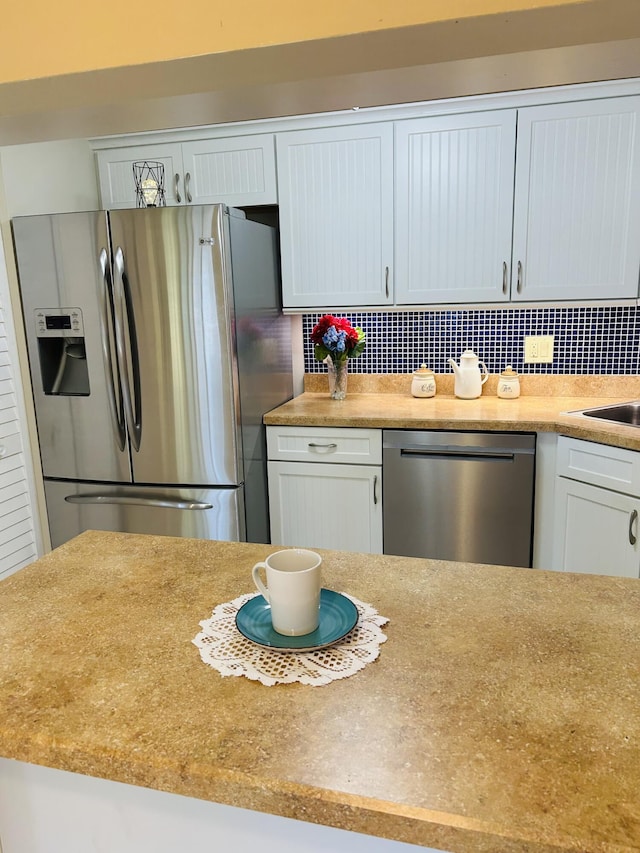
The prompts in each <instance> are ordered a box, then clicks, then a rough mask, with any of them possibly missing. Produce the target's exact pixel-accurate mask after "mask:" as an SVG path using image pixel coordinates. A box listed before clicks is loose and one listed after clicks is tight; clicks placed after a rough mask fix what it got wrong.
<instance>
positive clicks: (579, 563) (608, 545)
mask: <svg viewBox="0 0 640 853" xmlns="http://www.w3.org/2000/svg"><path fill="white" fill-rule="evenodd" d="M557 474H558V476H557V477H556V490H555V507H556V526H555V534H554V557H553V564H554V568H556V569H559V570H561V571H566V572H588V573H591V574H599V575H616V576H619V577H631V578H637V577H640V542H638V536H639V530H638V515H639V513H640V487H639V486H638V478H639V477H640V453H637V452H635V451H633V450H624V449H621V448H617V447H608V446H605V445H600V444H596V443H592V442H588V441H580V440H578V439H571V438H565V437H562V436H561V437H560V438H559V439H558V468H557Z"/></svg>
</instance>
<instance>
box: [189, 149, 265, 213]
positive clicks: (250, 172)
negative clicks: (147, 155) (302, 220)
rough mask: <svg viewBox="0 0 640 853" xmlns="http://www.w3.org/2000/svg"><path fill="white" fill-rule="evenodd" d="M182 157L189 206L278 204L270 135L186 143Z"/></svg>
mask: <svg viewBox="0 0 640 853" xmlns="http://www.w3.org/2000/svg"><path fill="white" fill-rule="evenodd" d="M182 158H183V163H184V188H185V196H186V200H187V203H191V202H193V204H216V203H217V202H224V204H228V205H230V206H232V207H234V206H235V207H239V206H242V205H256V204H277V201H278V192H277V189H276V155H275V147H274V138H273V135H272V134H270V133H267V134H259V135H257V136H243V137H237V138H236V137H229V138H227V139H203V140H199V141H197V142H185V143H183V145H182Z"/></svg>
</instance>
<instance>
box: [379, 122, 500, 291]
mask: <svg viewBox="0 0 640 853" xmlns="http://www.w3.org/2000/svg"><path fill="white" fill-rule="evenodd" d="M395 134H396V149H395V150H396V195H395V210H396V247H395V248H396V251H395V282H396V290H395V292H396V302H397V303H398V304H419V303H427V304H430V303H443V302H487V301H490V302H501V301H506V300H508V299H509V276H510V268H511V229H512V207H513V181H514V163H515V146H516V111H515V110H500V111H497V110H496V111H494V112H478V113H472V114H470V115H456V116H443V117H436V118H424V119H417V120H414V121H401V122H396V125H395Z"/></svg>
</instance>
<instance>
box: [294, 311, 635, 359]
mask: <svg viewBox="0 0 640 853" xmlns="http://www.w3.org/2000/svg"><path fill="white" fill-rule="evenodd" d="M639 310H640V309H638V308H637V307H636V306H621V307H615V306H603V307H582V308H580V307H571V308H500V309H491V310H483V309H480V310H475V309H468V310H453V311H451V310H446V311H398V312H395V311H388V312H379V313H368V312H357V311H347V312H344V313H339V312H335V313H336V316H344V317H348V318H349V320H350V321H351V323H352V324H353V325H354V326H361V327H362V329H363V330H364V332H365V334H366V336H367V347H366V349H365V351H364V353H363V354H362V355H361V356H359V357H358V358H354V359H351V360H350V362H349V370H350V371H351V372H353V373H409V372H411V371H412V370H415V369H416V368H417V367H419V366H420V364H421V363H422V362H424V363H426V365H427V367H430V368H431V369H432V370H433V371H435V372H436V373H449V372H450V371H451V367H450V366H449V365H448V364H447V359H448V358H449V357H453V358H455V359H456V361H457V360H458V357H459V356H460V354H461V353H462V351H463V350H465V349H467V348H469V349H472V350H473V351H474V352H475V353H477V355H478V356H479V357H480V359H481V361H484V362H485V364H486V366H487V369H488V370H489V372H490V373H500V371H502V370H504V368H505V367H506V365H507V364H511V365H513V369H514V370H516V371H517V372H518V373H552V374H640V317H639ZM323 313H325V312H320V313H318V314H305V315H304V316H303V318H302V333H303V337H304V361H305V371H306V372H307V373H323V372H325V371H326V369H327V368H326V366H325V365H324V364H322V363H321V362H317V361H315V359H314V357H313V345H312V344H311V342H310V340H309V335H310V334H311V330H312V329H313V326H314V325H315V323H317V321H318V319H319V318H320V317H321V316H322V314H323ZM525 335H553V336H554V338H555V341H554V360H553V363H552V364H524V337H525Z"/></svg>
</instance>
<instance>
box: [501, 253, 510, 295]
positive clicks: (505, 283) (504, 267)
mask: <svg viewBox="0 0 640 853" xmlns="http://www.w3.org/2000/svg"><path fill="white" fill-rule="evenodd" d="M508 289H509V278H508V276H507V262H506V261H503V262H502V292H503V293H504V295H505V296H506V295H507V291H508Z"/></svg>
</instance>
